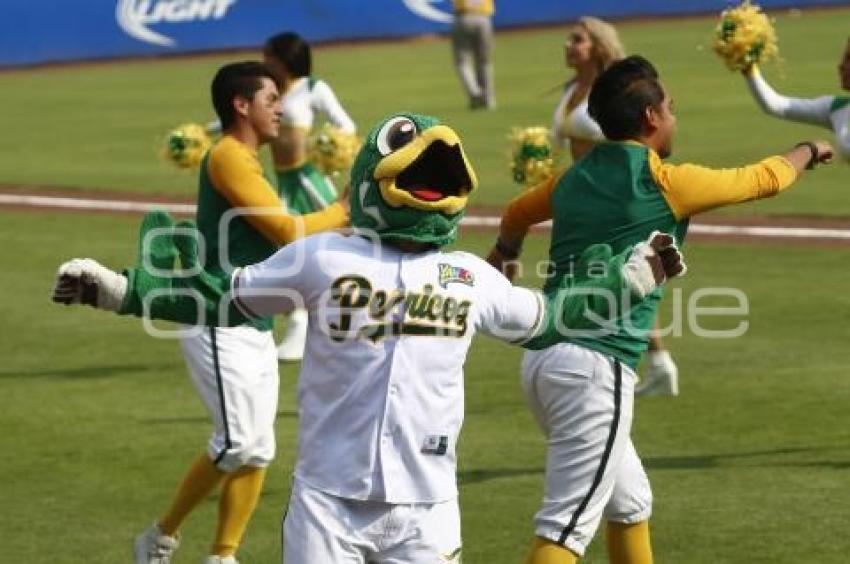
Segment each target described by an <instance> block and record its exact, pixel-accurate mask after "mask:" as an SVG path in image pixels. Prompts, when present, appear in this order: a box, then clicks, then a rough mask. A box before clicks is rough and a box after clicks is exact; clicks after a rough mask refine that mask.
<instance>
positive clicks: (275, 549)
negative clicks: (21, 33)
mask: <svg viewBox="0 0 850 564" xmlns="http://www.w3.org/2000/svg"><path fill="white" fill-rule="evenodd" d="M848 18H850V10H841V11H835V10H833V11H823V12H813V13H804V14H803V15H802V16H798V17H791V16H788V15H783V14H779V15H777V21H776V27H777V30H778V32H779V35H780V38H781V47H782V50H783V57H784V59H785V61H784V63H783V64H782V65H781V66H780V67H773V68H770V69H769V70H768V73H769V75H770V76H771V77H772V79H773V81H774V82H775V85H776V87H777V88H779V89H780V90H784V91H787V92H789V93H792V92H795V93H801V94H812V95H815V94H819V93H827V92H835V89H836V85H837V79H836V77H835V70H834V68H835V65H836V63H837V60H838V56H839V52H840V49H841V47H842V46H843V44H844V42H845V41H846V34H847V26H846V23H847V21H848ZM712 26H713V21H712V20H710V19H686V20H666V21H662V22H658V23H651V24H650V23H638V22H636V23H627V24H623V25H622V28H621V29H622V33H623V36H624V39H625V41H626V42H627V46H628V47H629V48H630V50H631V51H635V52H640V53H644V54H646V55H648V56H649V57H651V58H652V59H653V60H655V61H656V62H657V64H658V66H659V67H660V69H661V72H662V76H663V78H664V79H665V81H666V82H667V83H668V85H669V88H670V90H671V91H672V92H673V94H674V97H675V98H676V104H677V108H678V112H679V120H680V134H679V138H678V139H679V143H678V146H677V149H678V152H677V155H676V157H675V160H677V161H701V162H705V163H708V164H712V165H722V164H733V163H741V162H744V161H747V160H752V159H755V158H757V157H759V156H760V155H763V154H766V153H768V152H771V151H780V150H782V149H784V148H786V147H788V146H789V145H790V144H792V143H794V142H795V141H797V140H799V139H802V138H806V137H810V136H813V135H821V136H826V135H827V134H828V132H818V131H817V130H815V129H813V128H808V127H804V126H796V125H793V124H788V123H783V122H780V121H778V120H773V119H769V118H767V117H765V116H763V115H762V114H761V113H760V112H759V111H758V109H757V108H756V106H755V104H754V102H753V101H752V100H751V99H750V98H749V94H748V93H747V91H746V89H745V86H744V84H743V81H742V80H741V79H739V78H738V77H736V76H734V75H731V74H729V73H728V72H726V71H725V70H724V69H723V68H722V66H721V65H720V63H719V61H718V60H716V59H715V57H714V56H713V54H711V53H710V51H709V49H708V45H709V36H710V32H711V29H712ZM562 35H563V33H562V32H561V31H560V30H557V31H555V30H553V31H529V32H523V33H516V34H513V33H511V34H502V35H500V36H499V37H498V44H497V52H496V61H497V74H498V96H499V104H500V106H499V109H498V110H497V111H495V112H492V113H469V112H467V111H466V110H465V108H464V103H463V99H462V96H461V93H460V90H459V86H458V85H457V83H456V79H455V76H454V74H453V71H452V69H451V65H450V61H449V50H448V45H447V43H446V42H445V41H443V40H429V41H422V42H416V43H403V44H386V45H358V46H353V47H337V48H329V49H320V50H319V51H318V53H317V55H316V58H317V74H319V75H320V76H323V77H326V78H327V79H328V81H329V82H331V84H332V85H333V86H334V87H335V89H336V90H337V92H338V93H339V94H340V96H341V97H342V99H343V101H344V102H345V103H346V104H347V106H348V107H349V108H350V109H351V111H352V114H353V115H354V117H355V118H356V120H357V121H358V123H359V124H361V126H365V125H366V124H369V123H371V122H373V121H374V120H376V119H378V118H379V117H381V116H382V115H383V114H386V113H388V112H390V111H392V110H395V109H403V108H409V109H415V110H419V111H423V112H429V113H434V114H437V115H439V116H442V117H443V118H444V120H445V121H446V122H448V123H450V124H453V125H455V126H456V127H457V129H458V130H459V131H460V133H461V135H462V137H463V138H464V139H465V140H466V143H467V145H468V148H469V152H470V153H471V155H472V158H473V161H474V163H475V164H476V166H477V168H478V170H479V172H480V176H481V178H482V180H483V182H482V187H483V189H482V190H481V192H480V193H479V195H478V196H477V198H478V200H477V201H478V202H479V203H486V204H492V205H497V204H500V203H502V202H504V200H505V199H507V198H508V197H509V196H510V195H511V194H513V193H515V192H516V188H515V187H514V186H512V185H511V184H510V182H509V180H508V175H507V172H506V171H507V167H506V161H507V157H506V151H507V141H506V134H507V131H508V129H509V128H510V127H511V126H512V125H530V124H535V123H540V124H544V123H548V119H549V115H550V113H551V111H552V109H553V107H554V104H555V102H556V97H557V95H556V93H554V92H551V93H549V94H545V92H546V91H547V90H550V89H551V88H552V87H553V86H555V85H556V84H557V83H558V82H559V81H560V80H562V79H563V78H564V75H563V73H562V72H561V68H562V67H561V63H560V45H561V41H562ZM227 58H229V57H223V56H211V57H204V58H197V59H190V60H168V61H158V62H123V63H117V64H109V65H103V66H89V67H73V68H54V69H49V70H44V69H42V70H28V71H21V72H7V73H2V74H0V102H3V103H4V107H6V108H7V109H10V110H12V111H8V112H6V115H5V116H4V124H5V125H6V128H7V132H8V131H11V132H14V135H11V134H7V135H5V136H3V137H2V138H0V184H4V183H6V184H12V183H20V184H46V185H60V186H68V187H78V188H82V187H86V188H100V189H110V190H113V189H117V190H122V191H126V192H142V193H162V194H170V195H185V196H186V197H191V196H192V195H193V194H194V192H195V181H194V178H193V176H192V175H191V174H181V173H178V172H175V171H172V170H171V169H169V168H168V166H166V165H165V164H164V163H162V162H160V161H158V160H157V157H156V154H155V150H156V143H157V136H158V135H160V134H161V133H163V132H164V131H165V130H166V129H168V128H169V127H170V126H172V125H175V124H176V123H179V122H181V121H185V120H195V121H204V120H206V119H207V118H208V117H210V111H209V110H208V106H209V104H208V101H207V99H206V96H207V94H206V91H207V84H208V81H209V77H210V74H211V73H212V71H213V70H214V69H215V68H216V67H217V66H218V65H219V64H220V63H221V62H222V61H224V60H226V59H227ZM387 61H391V62H392V64H393V66H392V67H389V66H388V65H387ZM411 68H416V69H418V72H417V73H416V74H411V73H410V72H409V69H411ZM364 76H365V77H369V79H368V80H364V79H363V77H364ZM847 178H848V169H847V168H846V165H845V164H838V165H836V166H834V167H832V168H831V169H824V170H819V171H817V172H816V173H814V174H812V175H810V176H808V177H806V178H804V179H803V181H801V182H800V185H799V186H797V187H796V188H794V190H793V192H792V193H790V194H786V195H782V196H781V197H779V198H777V199H775V200H773V201H768V202H761V203H756V204H752V205H748V206H744V207H741V208H737V209H734V210H730V211H729V212H728V213H737V214H748V213H769V214H817V215H847V214H848V203H847V202H848V195H847V194H846V193H845V192H846V189H847ZM137 223H138V218H134V217H118V216H116V217H113V216H105V215H84V214H61V213H46V212H45V213H42V212H11V211H0V247H2V248H3V249H4V255H3V256H6V257H8V258H10V259H12V260H10V261H8V262H9V265H8V266H7V272H6V274H5V275H4V277H3V283H4V296H5V297H4V298H3V300H1V301H0V313H2V316H3V318H4V320H5V322H4V330H3V332H2V338H0V358H2V367H0V425H1V426H2V428H4V429H5V430H6V432H4V433H3V435H2V438H0V447H2V452H4V453H5V454H6V459H5V461H4V462H3V463H2V464H0V483H2V484H3V487H2V488H0V503H2V507H3V511H2V514H0V530H2V531H3V535H2V536H3V538H4V539H5V541H4V542H3V548H2V550H0V555H2V556H0V561H3V562H7V561H8V562H26V563H48V562H49V563H51V564H52V563H104V564H106V563H109V564H113V563H115V562H126V561H128V560H129V547H130V542H131V539H132V537H133V536H134V535H135V534H136V533H138V532H139V531H140V530H142V529H143V528H145V527H146V526H148V525H149V524H150V522H151V521H152V520H153V519H154V518H156V517H157V516H158V515H159V513H160V512H161V511H162V510H163V508H164V506H165V505H166V504H167V502H168V500H169V498H170V496H171V494H172V492H173V489H174V488H175V486H176V483H177V480H178V478H179V477H180V476H181V475H182V473H183V471H184V470H185V468H186V466H187V465H188V463H189V461H190V460H191V459H192V458H193V457H194V456H196V455H197V454H198V453H199V452H200V450H201V449H202V448H203V445H204V444H205V440H206V437H207V434H208V432H209V424H208V421H207V417H206V414H205V413H204V410H203V407H202V405H201V403H200V402H199V401H198V399H197V398H196V397H195V392H194V390H193V388H192V386H191V384H190V382H189V379H188V377H187V375H186V370H185V367H184V364H183V360H182V358H181V355H180V352H179V350H178V346H177V343H175V342H172V341H164V340H157V339H152V338H150V337H149V336H147V335H146V334H145V332H144V331H143V330H142V327H141V324H140V322H139V321H138V320H132V319H121V318H117V317H114V316H111V315H106V314H103V313H101V312H97V311H93V310H91V309H88V308H86V309H83V308H75V309H64V308H60V307H58V306H55V305H53V304H51V303H50V301H49V299H48V297H49V292H50V287H51V285H52V277H53V274H54V272H55V269H56V266H57V265H58V264H59V263H60V262H61V261H63V260H65V259H67V258H69V257H73V256H91V257H95V258H97V259H98V260H101V261H102V262H104V263H106V264H108V265H111V266H114V267H118V266H120V265H124V264H127V263H129V262H130V261H132V260H133V259H134V254H135V246H136V237H137V235H136V231H137ZM491 242H492V235H489V234H481V233H466V234H464V237H463V239H462V241H461V243H460V245H459V246H461V247H463V248H465V249H469V250H471V251H473V252H476V253H479V254H482V253H484V252H486V250H487V249H488V247H489V245H490V244H491ZM687 252H688V262H689V264H690V266H691V272H690V274H689V276H688V277H687V278H686V279H685V280H683V281H682V282H680V283H677V284H675V285H674V288H675V289H678V291H680V292H681V293H682V296H683V298H684V300H685V301H686V302H687V300H688V299H689V297H690V296H692V295H693V293H694V291H696V290H697V289H699V288H703V287H709V286H711V287H729V288H738V289H741V290H743V291H744V292H745V293H746V295H747V297H748V299H749V306H750V314H749V315H748V316H746V318H745V319H746V320H747V321H748V322H749V330H748V332H747V333H746V335H744V336H743V337H741V338H737V339H729V340H711V339H702V338H699V337H697V336H695V335H694V334H693V332H691V331H689V330H686V331H685V332H684V335H683V336H682V337H678V338H670V339H668V345H669V347H670V348H671V350H672V351H673V354H674V357H675V358H676V360H677V362H678V363H679V367H680V370H681V392H682V393H681V396H680V397H678V398H676V399H674V400H671V399H665V398H647V399H641V400H639V401H638V402H637V404H636V418H635V425H634V428H633V437H634V440H635V443H636V445H637V448H638V451H639V452H640V453H641V455H642V457H643V460H644V462H645V465H646V467H647V469H648V472H649V475H650V479H651V481H652V484H653V489H654V492H655V514H654V516H653V535H654V537H653V541H654V548H655V553H656V562H659V563H661V564H761V563H772V564H784V563H787V564H791V563H796V562H799V561H805V562H810V563H813V564H833V563H834V564H840V563H844V562H846V561H847V554H848V553H850V539H848V536H847V534H846V529H847V523H848V522H850V489H848V487H847V486H848V483H850V430H849V429H850V428H849V427H848V425H847V422H848V419H847V406H848V405H850V380H848V378H847V370H848V366H850V349H848V347H847V346H846V342H845V341H844V339H845V338H847V337H848V329H847V323H848V314H847V312H848V311H850V296H848V294H847V292H846V285H847V276H846V271H847V266H846V265H847V262H848V259H850V253H848V248H847V247H832V248H815V247H813V248H807V247H804V246H782V245H779V244H775V245H767V244H765V245H759V246H737V245H732V244H709V243H704V242H700V243H691V244H690V245H689V246H688V247H687ZM545 254H546V240H545V238H544V237H543V236H533V237H531V238H530V240H529V242H528V245H527V250H526V264H527V266H529V267H531V266H533V264H534V262H535V261H537V260H540V259H542V258H543V257H545ZM521 282H522V283H524V284H526V285H530V286H539V285H540V280H538V279H537V278H536V277H534V276H527V277H525V278H523V279H522V280H521ZM672 302H673V300H670V299H668V300H666V301H665V302H664V304H665V305H664V306H663V310H664V311H663V313H662V315H664V317H665V318H666V319H667V320H669V319H671V318H672V317H673V314H672V311H671V303H672ZM716 305H721V306H722V305H732V304H731V303H730V304H727V303H725V302H717V304H716ZM739 321H741V318H740V317H732V318H728V319H716V320H711V321H710V322H707V323H706V324H707V325H710V326H711V327H713V328H716V329H723V328H731V327H734V326H735V325H737V324H738V322H739ZM520 355H521V352H520V351H519V350H515V349H512V348H509V347H508V346H506V345H503V344H500V343H498V342H494V341H490V340H487V339H486V338H483V337H482V338H480V339H479V340H478V342H477V343H476V345H475V346H474V348H473V351H472V353H471V355H470V357H469V360H468V362H467V383H466V392H467V416H466V424H465V428H464V432H463V435H462V440H461V445H460V467H459V480H460V483H461V507H462V511H463V534H464V542H465V545H464V560H465V562H467V563H468V564H469V563H471V564H491V563H492V564H502V563H504V564H518V563H519V562H521V561H522V556H523V554H524V552H525V548H526V546H527V544H528V542H529V540H530V538H531V536H532V528H531V518H532V516H533V514H534V512H535V510H536V508H537V505H538V503H539V500H540V496H541V494H542V479H543V473H542V469H543V464H544V444H543V441H542V439H541V437H540V434H539V432H538V430H537V428H536V427H535V425H534V423H533V421H532V418H531V416H530V414H529V412H528V410H527V409H526V407H525V404H524V401H523V398H522V392H521V388H520V385H519V376H518V366H519V359H520ZM281 376H282V390H281V401H280V412H279V423H278V426H277V433H278V440H279V455H278V458H277V460H276V461H275V463H274V465H273V468H272V471H271V472H270V476H269V479H268V481H267V484H266V488H265V492H264V497H263V500H262V503H261V505H260V507H259V510H258V512H257V513H256V515H255V517H254V520H253V522H252V525H251V527H250V528H249V530H248V534H247V536H246V538H245V543H244V545H243V547H242V549H241V551H240V558H241V560H242V561H243V562H246V563H248V564H250V563H269V562H279V551H280V548H279V544H280V542H279V525H280V519H281V515H282V512H283V508H284V507H285V505H286V503H287V498H288V492H289V480H290V473H291V469H292V465H293V456H294V449H295V436H296V426H297V415H296V408H295V399H294V398H295V395H294V390H295V384H296V377H297V366H293V365H282V370H281ZM215 504H216V500H215V499H211V500H210V501H209V502H208V503H206V504H204V505H202V506H201V507H200V508H199V509H198V510H197V511H196V512H195V513H194V514H193V515H192V516H191V517H190V518H189V520H188V522H187V523H186V526H185V528H184V530H183V534H184V542H183V547H182V548H181V549H180V551H179V553H178V556H177V558H176V562H177V564H180V563H188V562H198V561H200V560H201V558H202V556H203V555H205V554H206V551H207V548H208V546H207V544H208V542H209V540H210V536H211V531H212V528H213V523H214V514H215V506H216V505H215ZM583 562H587V563H595V564H600V563H603V562H607V558H606V555H605V550H604V547H603V546H602V544H601V543H597V544H595V545H594V546H593V547H592V548H591V550H590V553H589V554H588V557H587V558H586V559H584V560H583Z"/></svg>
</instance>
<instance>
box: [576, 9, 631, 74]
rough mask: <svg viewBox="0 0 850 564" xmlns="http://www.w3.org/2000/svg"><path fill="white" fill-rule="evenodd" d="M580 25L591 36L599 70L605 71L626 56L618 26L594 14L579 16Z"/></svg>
mask: <svg viewBox="0 0 850 564" xmlns="http://www.w3.org/2000/svg"><path fill="white" fill-rule="evenodd" d="M578 25H580V26H581V27H583V28H584V29H585V31H587V35H588V36H590V41H591V42H592V43H593V54H594V57H595V58H596V64H597V66H598V71H599V72H602V71H604V70H605V69H607V68H608V67H610V66H611V64H612V63H615V62H617V61H619V60H620V59H622V58H624V57H625V56H626V50H625V49H624V48H623V43H622V42H621V41H620V36H619V35H618V34H617V28H615V27H614V26H613V25H611V24H609V23H608V22H605V21H602V20H600V19H599V18H594V17H593V16H583V17H581V18H579V20H578Z"/></svg>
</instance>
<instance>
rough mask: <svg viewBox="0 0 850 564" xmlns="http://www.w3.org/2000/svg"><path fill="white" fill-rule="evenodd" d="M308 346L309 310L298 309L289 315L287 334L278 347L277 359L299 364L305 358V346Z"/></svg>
mask: <svg viewBox="0 0 850 564" xmlns="http://www.w3.org/2000/svg"><path fill="white" fill-rule="evenodd" d="M306 344H307V310H306V309H296V310H294V311H293V312H292V313H291V314H289V319H288V320H287V323H286V333H284V335H283V340H281V342H280V345H278V347H277V358H279V359H280V360H284V361H287V362H297V361H299V360H301V359H302V358H304V346H305V345H306Z"/></svg>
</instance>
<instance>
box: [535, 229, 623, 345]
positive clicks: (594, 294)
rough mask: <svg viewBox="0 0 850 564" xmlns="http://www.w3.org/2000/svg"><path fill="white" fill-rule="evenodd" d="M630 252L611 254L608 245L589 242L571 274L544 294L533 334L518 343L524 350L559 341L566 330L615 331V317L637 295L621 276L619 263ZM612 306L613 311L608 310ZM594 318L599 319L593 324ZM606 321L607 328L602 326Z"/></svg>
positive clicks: (621, 271)
mask: <svg viewBox="0 0 850 564" xmlns="http://www.w3.org/2000/svg"><path fill="white" fill-rule="evenodd" d="M631 252H632V248H631V247H629V248H627V249H625V250H624V251H623V252H621V253H620V254H618V255H612V251H611V247H610V246H608V245H603V244H598V245H592V246H590V247H588V249H586V250H585V251H584V252H583V253H582V255H581V257H580V258H579V260H578V261H577V263H576V266H575V269H574V270H573V273H572V275H570V276H564V278H563V279H562V280H561V284H560V286H558V287H557V288H555V289H554V290H552V291H550V292H548V293H547V294H546V296H545V306H544V307H545V309H544V318H543V321H542V323H541V324H540V327H539V329H538V331H537V332H536V333H535V335H534V336H533V337H532V338H531V339H529V340H528V341H526V342H525V343H523V344H522V346H523V347H524V348H526V349H531V350H540V349H545V348H547V347H550V346H552V345H554V344H556V343H560V342H563V341H564V340H565V339H566V337H567V335H565V331H564V329H567V330H569V331H583V332H588V331H606V330H616V327H614V326H613V323H614V321H615V319H616V318H617V317H619V316H622V315H623V313H624V312H623V311H621V308H622V307H625V306H624V305H623V304H624V299H623V298H624V296H628V298H627V299H626V300H625V303H626V305H636V304H637V303H638V301H639V298H638V297H637V296H636V295H635V294H633V293H632V292H631V291H630V290H629V288H628V287H627V285H626V282H625V280H624V279H623V266H624V264H625V262H626V260H627V259H628V257H629V255H630V254H631ZM612 306H613V311H612ZM594 318H596V319H601V320H603V323H597V322H596V321H595V320H594ZM606 321H607V322H610V323H611V324H612V326H611V327H607V328H606V325H607V324H606V323H604V322H606Z"/></svg>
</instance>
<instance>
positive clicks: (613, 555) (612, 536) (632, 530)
mask: <svg viewBox="0 0 850 564" xmlns="http://www.w3.org/2000/svg"><path fill="white" fill-rule="evenodd" d="M607 533H608V561H609V562H610V563H611V564H652V545H651V544H650V542H649V521H640V522H639V523H632V524H630V525H627V524H625V523H614V522H613V521H609V522H608V528H607Z"/></svg>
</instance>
